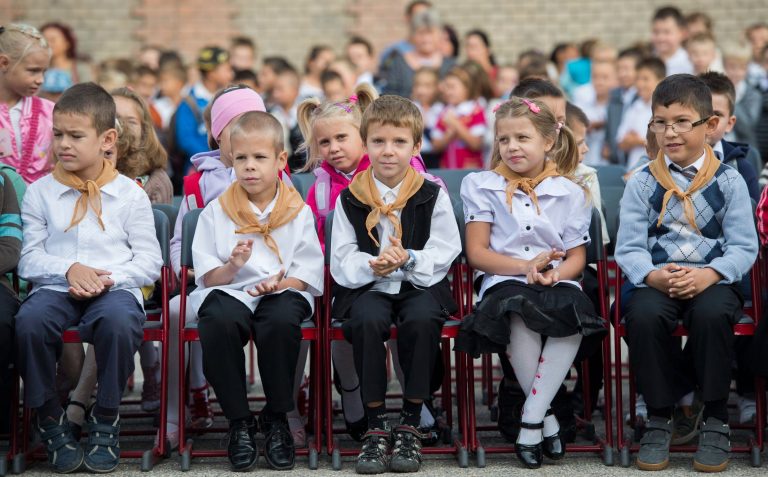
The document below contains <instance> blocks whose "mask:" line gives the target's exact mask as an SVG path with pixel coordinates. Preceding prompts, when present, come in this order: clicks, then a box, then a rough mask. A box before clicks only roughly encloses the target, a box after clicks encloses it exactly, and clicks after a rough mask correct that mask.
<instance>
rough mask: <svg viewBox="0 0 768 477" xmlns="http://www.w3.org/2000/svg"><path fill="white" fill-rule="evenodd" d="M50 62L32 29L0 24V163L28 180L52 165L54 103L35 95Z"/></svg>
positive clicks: (42, 40) (47, 50) (45, 45)
mask: <svg viewBox="0 0 768 477" xmlns="http://www.w3.org/2000/svg"><path fill="white" fill-rule="evenodd" d="M50 61H51V49H50V48H49V47H48V43H47V42H46V41H45V38H43V35H42V34H40V32H39V31H37V29H36V28H34V27H31V26H29V25H22V24H11V25H8V26H7V27H2V26H0V162H2V163H4V164H7V165H9V166H11V167H13V168H15V169H16V171H17V172H18V173H19V175H21V177H22V178H23V179H24V181H25V182H26V183H27V184H30V183H32V182H34V181H36V180H37V179H39V178H41V177H43V176H44V175H46V174H48V172H50V170H51V168H52V166H53V164H52V162H51V160H50V154H49V149H50V146H51V139H52V135H53V103H52V102H50V101H48V100H46V99H42V98H38V97H37V96H35V94H37V92H38V90H39V89H40V86H41V85H42V84H43V73H45V70H46V69H47V68H48V64H49V63H50Z"/></svg>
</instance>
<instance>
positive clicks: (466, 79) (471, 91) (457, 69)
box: [443, 66, 480, 99]
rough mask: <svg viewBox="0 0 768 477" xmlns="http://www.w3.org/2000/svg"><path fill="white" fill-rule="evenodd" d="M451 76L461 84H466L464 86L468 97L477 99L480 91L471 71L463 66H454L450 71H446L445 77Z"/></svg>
mask: <svg viewBox="0 0 768 477" xmlns="http://www.w3.org/2000/svg"><path fill="white" fill-rule="evenodd" d="M451 76H453V77H454V78H456V79H457V80H459V81H460V82H461V84H463V85H464V88H466V90H467V99H477V98H478V97H479V96H480V93H479V91H477V89H478V88H477V87H475V85H474V83H473V82H472V75H471V74H470V73H469V71H467V70H466V69H464V68H462V67H461V66H454V67H453V68H451V70H450V71H449V72H448V73H446V75H445V77H444V78H443V79H446V78H449V77H451Z"/></svg>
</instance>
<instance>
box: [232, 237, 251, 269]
mask: <svg viewBox="0 0 768 477" xmlns="http://www.w3.org/2000/svg"><path fill="white" fill-rule="evenodd" d="M252 251H253V239H248V240H238V241H237V245H235V248H233V249H232V255H230V256H229V260H228V262H229V263H231V264H232V266H233V267H235V268H237V269H238V270H239V269H241V268H243V267H244V266H245V264H246V263H248V259H250V258H251V252H252Z"/></svg>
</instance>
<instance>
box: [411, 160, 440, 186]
mask: <svg viewBox="0 0 768 477" xmlns="http://www.w3.org/2000/svg"><path fill="white" fill-rule="evenodd" d="M411 167H413V168H414V169H416V172H418V173H419V174H421V175H422V176H424V178H425V179H427V180H428V181H431V182H434V183H435V184H437V185H439V186H440V187H442V189H443V190H444V191H445V192H446V193H447V192H448V186H446V185H445V182H443V180H442V179H441V178H439V177H437V176H436V175H433V174H430V173H429V172H427V166H426V165H425V164H424V159H422V158H421V156H420V155H418V156H413V157H412V158H411Z"/></svg>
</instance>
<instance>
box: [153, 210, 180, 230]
mask: <svg viewBox="0 0 768 477" xmlns="http://www.w3.org/2000/svg"><path fill="white" fill-rule="evenodd" d="M152 208H153V209H155V210H159V211H160V212H162V213H164V214H165V215H166V217H168V221H169V222H170V223H171V233H173V230H174V229H175V228H176V217H178V216H179V206H178V205H172V204H152Z"/></svg>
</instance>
